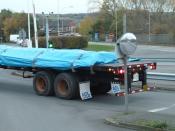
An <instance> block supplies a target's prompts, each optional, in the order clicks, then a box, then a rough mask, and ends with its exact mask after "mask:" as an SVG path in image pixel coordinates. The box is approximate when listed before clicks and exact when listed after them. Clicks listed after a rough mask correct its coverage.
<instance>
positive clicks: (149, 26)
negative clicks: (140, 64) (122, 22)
mask: <svg viewBox="0 0 175 131" xmlns="http://www.w3.org/2000/svg"><path fill="white" fill-rule="evenodd" d="M148 19H149V42H151V25H150V24H151V17H150V11H149V18H148Z"/></svg>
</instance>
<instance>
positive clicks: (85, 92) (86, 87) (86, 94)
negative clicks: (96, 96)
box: [79, 81, 92, 100]
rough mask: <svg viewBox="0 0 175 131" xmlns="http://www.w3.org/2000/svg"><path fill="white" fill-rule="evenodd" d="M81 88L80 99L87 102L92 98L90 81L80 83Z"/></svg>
mask: <svg viewBox="0 0 175 131" xmlns="http://www.w3.org/2000/svg"><path fill="white" fill-rule="evenodd" d="M79 88H80V97H81V99H82V100H87V99H90V98H92V95H91V91H90V82H89V81H87V82H82V83H79Z"/></svg>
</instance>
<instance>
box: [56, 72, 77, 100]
mask: <svg viewBox="0 0 175 131" xmlns="http://www.w3.org/2000/svg"><path fill="white" fill-rule="evenodd" d="M54 90H55V95H56V96H57V97H59V98H62V99H67V100H69V99H75V98H77V97H78V96H79V89H78V79H77V77H76V76H75V75H74V74H72V73H61V74H58V75H57V77H56V78H55V82H54Z"/></svg>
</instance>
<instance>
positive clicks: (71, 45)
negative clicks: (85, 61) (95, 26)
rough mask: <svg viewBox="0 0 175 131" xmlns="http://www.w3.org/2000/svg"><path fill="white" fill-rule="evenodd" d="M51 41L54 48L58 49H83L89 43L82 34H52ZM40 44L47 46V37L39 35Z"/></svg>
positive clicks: (43, 46)
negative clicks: (58, 35)
mask: <svg viewBox="0 0 175 131" xmlns="http://www.w3.org/2000/svg"><path fill="white" fill-rule="evenodd" d="M32 43H34V39H33V42H32ZM49 43H52V44H53V48H56V49H61V48H64V49H82V48H85V47H87V45H88V41H87V38H86V37H82V36H60V37H57V36H50V38H49ZM38 44H39V47H40V48H46V38H45V37H38Z"/></svg>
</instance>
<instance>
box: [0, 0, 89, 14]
mask: <svg viewBox="0 0 175 131" xmlns="http://www.w3.org/2000/svg"><path fill="white" fill-rule="evenodd" d="M89 1H90V0H33V2H34V3H35V10H36V12H37V13H41V12H44V13H46V14H47V13H50V12H54V13H55V14H57V13H58V12H59V14H66V13H87V12H88V8H89ZM28 7H29V8H28ZM58 7H59V8H58ZM1 9H10V10H12V11H14V12H21V11H24V12H27V11H28V9H29V12H33V7H32V0H0V10H1Z"/></svg>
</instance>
